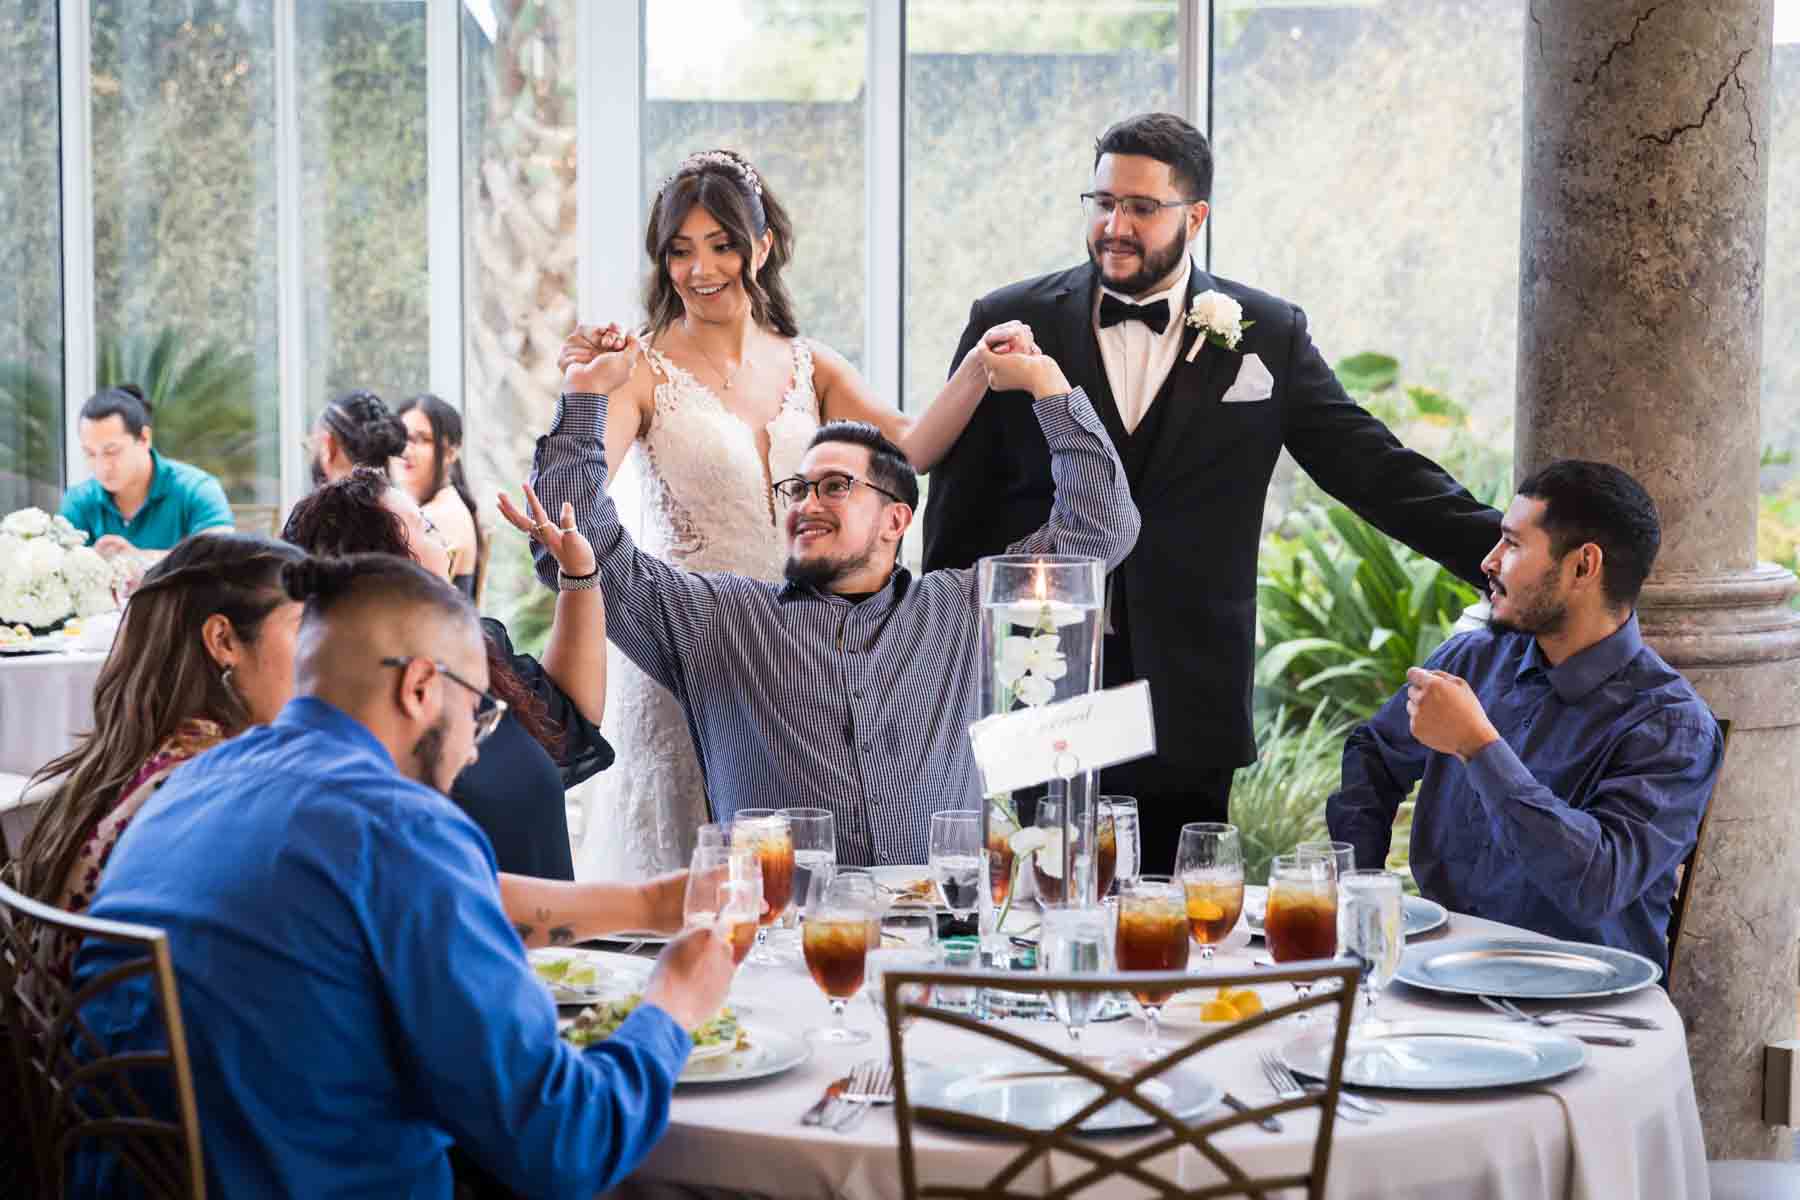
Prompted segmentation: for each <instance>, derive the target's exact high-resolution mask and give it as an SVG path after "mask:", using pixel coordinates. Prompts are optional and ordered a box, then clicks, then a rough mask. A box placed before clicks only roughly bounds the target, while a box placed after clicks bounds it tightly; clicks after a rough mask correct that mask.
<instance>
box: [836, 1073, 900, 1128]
mask: <svg viewBox="0 0 1800 1200" xmlns="http://www.w3.org/2000/svg"><path fill="white" fill-rule="evenodd" d="M838 1099H840V1100H842V1101H844V1102H845V1103H846V1104H848V1105H850V1110H849V1111H848V1112H846V1113H845V1114H844V1115H843V1116H841V1117H839V1118H838V1119H837V1122H836V1123H835V1124H833V1125H832V1126H831V1128H832V1129H834V1130H836V1131H837V1132H838V1133H848V1132H850V1130H852V1129H854V1128H856V1126H857V1123H858V1122H860V1121H861V1120H862V1119H863V1118H864V1117H866V1116H868V1115H869V1110H870V1109H871V1108H874V1107H875V1106H876V1105H877V1104H892V1103H893V1102H894V1068H893V1067H892V1066H891V1065H890V1064H888V1063H886V1062H876V1061H870V1062H865V1063H858V1064H857V1065H856V1068H855V1069H854V1070H852V1071H851V1072H850V1086H849V1087H847V1088H845V1089H844V1094H843V1095H842V1096H840V1097H838Z"/></svg>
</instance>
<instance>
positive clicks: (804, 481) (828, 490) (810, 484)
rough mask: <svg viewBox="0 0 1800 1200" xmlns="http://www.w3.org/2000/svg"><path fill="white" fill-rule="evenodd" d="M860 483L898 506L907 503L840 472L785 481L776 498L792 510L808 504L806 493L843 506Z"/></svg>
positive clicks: (864, 480) (866, 481) (828, 502)
mask: <svg viewBox="0 0 1800 1200" xmlns="http://www.w3.org/2000/svg"><path fill="white" fill-rule="evenodd" d="M859 483H860V484H861V485H862V486H864V487H866V488H868V489H869V490H870V491H872V492H880V493H881V494H882V495H884V496H886V497H887V498H888V499H889V500H892V501H894V502H895V503H896V504H905V503H906V501H904V500H902V499H900V497H898V496H896V495H894V493H892V492H890V491H888V490H887V489H886V488H884V487H880V486H878V485H876V484H873V483H870V482H869V481H868V480H866V479H858V478H857V477H856V476H854V475H845V474H843V473H842V472H839V471H832V472H830V473H828V474H825V475H821V476H819V477H818V478H817V479H808V478H806V476H804V475H795V476H793V477H792V478H789V479H783V480H782V481H781V482H779V483H777V484H775V498H776V499H777V500H780V501H781V502H782V504H784V505H786V506H787V507H789V508H792V507H793V506H794V505H796V504H804V503H806V493H808V492H817V493H818V494H819V499H820V500H822V501H823V502H824V503H826V504H842V503H843V502H844V501H846V500H848V499H849V498H850V492H851V490H852V489H853V488H855V487H856V485H857V484H859Z"/></svg>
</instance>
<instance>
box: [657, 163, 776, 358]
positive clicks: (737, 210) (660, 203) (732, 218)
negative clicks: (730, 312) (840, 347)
mask: <svg viewBox="0 0 1800 1200" xmlns="http://www.w3.org/2000/svg"><path fill="white" fill-rule="evenodd" d="M718 155H723V156H725V157H727V158H729V159H731V160H732V162H733V163H736V164H737V168H740V169H734V168H733V167H732V166H730V165H727V164H726V163H723V162H720V161H718V158H717V157H715V156H718ZM752 179H754V180H756V183H755V185H754V186H752V184H751V180H752ZM696 204H698V205H700V206H702V207H704V208H705V209H706V211H707V212H709V213H711V214H712V215H713V219H714V220H716V221H717V222H718V223H719V224H720V226H721V227H723V228H724V230H725V233H726V236H728V237H729V238H730V239H731V248H732V249H733V250H735V251H736V252H737V254H738V257H739V258H740V259H741V260H742V262H743V267H742V269H741V277H742V280H743V284H744V292H745V294H746V295H748V296H749V297H750V315H751V317H752V319H754V320H755V321H756V323H757V324H758V325H761V326H762V327H764V328H765V329H773V330H774V331H775V332H776V333H779V334H780V335H781V336H782V337H790V338H791V337H799V336H800V326H799V324H798V323H797V322H796V321H795V320H794V301H793V298H792V297H790V296H789V295H788V290H787V284H785V283H783V282H782V280H781V269H782V268H783V267H785V266H787V264H788V259H790V258H791V257H793V253H794V226H793V222H791V221H789V220H788V215H787V209H785V208H783V207H782V205H781V201H779V200H777V199H776V198H775V193H774V192H772V191H770V190H769V185H768V183H767V181H765V180H763V179H761V177H760V176H757V175H756V174H755V168H754V167H752V166H751V165H750V161H749V160H748V159H746V158H745V157H744V156H743V155H741V154H739V153H737V152H736V151H735V150H714V151H710V152H708V154H705V155H692V156H690V157H689V158H688V159H686V160H685V161H684V162H683V163H682V165H681V166H680V167H679V168H677V169H676V172H675V177H674V178H673V179H671V180H670V181H669V182H668V184H667V186H665V187H664V188H663V189H662V191H660V192H658V193H657V196H656V202H655V204H653V205H652V206H651V209H650V225H649V228H648V229H646V230H645V231H644V253H646V254H648V255H649V256H650V263H651V267H650V279H649V281H648V283H647V284H646V285H645V287H644V311H645V312H646V313H648V314H649V316H650V319H649V321H648V322H647V323H646V326H645V328H647V329H648V330H649V332H650V334H651V335H652V336H655V335H657V334H660V333H662V332H664V331H665V330H667V329H668V328H669V326H671V325H673V324H674V323H675V322H677V321H679V320H680V319H681V317H682V314H683V312H684V310H683V308H682V304H681V296H680V294H679V293H677V292H676V290H675V281H674V280H673V279H671V278H670V277H669V245H670V243H672V242H673V241H674V240H675V235H676V234H678V233H680V232H681V223H682V222H683V221H685V220H687V218H688V214H689V213H690V212H692V211H694V206H695V205H696ZM764 233H767V234H769V257H768V258H767V259H765V260H764V261H763V265H762V268H761V269H760V270H758V269H756V267H755V266H754V263H755V261H756V247H757V244H758V243H759V242H761V241H762V236H763V234H764Z"/></svg>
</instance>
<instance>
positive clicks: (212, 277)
mask: <svg viewBox="0 0 1800 1200" xmlns="http://www.w3.org/2000/svg"><path fill="white" fill-rule="evenodd" d="M270 9H271V6H269V5H266V4H239V3H231V2H227V0H93V26H92V32H93V110H92V115H93V180H94V261H95V270H94V275H95V278H94V293H95V298H94V313H95V326H96V329H95V333H96V338H97V341H98V345H99V350H100V371H99V378H100V382H101V384H102V385H105V384H107V383H111V382H118V381H127V380H128V381H131V382H135V383H137V384H139V385H140V386H141V387H143V388H144V390H145V392H146V393H147V394H149V395H150V396H151V398H152V399H153V400H154V401H155V404H156V409H155V413H154V417H153V420H154V424H155V429H156V445H157V447H158V449H160V450H161V451H163V452H164V453H166V454H169V455H171V456H173V457H175V458H178V459H183V460H185V461H187V462H191V463H194V464H195V465H197V466H200V467H202V468H204V469H205V470H208V471H211V472H212V473H213V474H214V475H217V476H218V477H219V480H220V481H221V482H222V483H223V484H224V485H225V491H226V493H227V495H229V496H230V497H231V499H232V500H233V501H235V502H253V503H273V502H275V501H277V499H278V494H279V490H280V489H279V485H280V471H279V457H278V444H277V438H278V435H279V410H278V405H277V370H276V351H277V344H276V324H275V244H276V238H275V190H276V189H275V104H274V96H275V90H274V30H273V24H272V15H271V11H270ZM289 433H290V435H291V436H299V433H300V431H297V430H290V431H289Z"/></svg>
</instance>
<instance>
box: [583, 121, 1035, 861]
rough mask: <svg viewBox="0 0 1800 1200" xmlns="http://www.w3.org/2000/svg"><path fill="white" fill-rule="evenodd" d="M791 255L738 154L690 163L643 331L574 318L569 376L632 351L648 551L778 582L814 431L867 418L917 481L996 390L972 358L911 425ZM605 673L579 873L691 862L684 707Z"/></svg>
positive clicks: (656, 206) (611, 460)
mask: <svg viewBox="0 0 1800 1200" xmlns="http://www.w3.org/2000/svg"><path fill="white" fill-rule="evenodd" d="M793 249H794V230H793V224H792V222H791V221H790V220H789V217H788V214H787V210H786V209H785V208H784V207H783V206H782V204H781V202H780V200H778V199H777V198H776V196H775V193H774V191H773V189H772V188H771V187H770V186H769V182H768V180H767V179H766V178H764V176H763V175H762V174H761V173H760V172H759V171H758V170H757V169H756V168H755V167H754V166H752V165H751V164H750V162H749V160H747V159H746V158H744V156H743V155H741V154H738V153H736V152H735V151H731V150H708V151H705V152H703V153H699V154H692V155H689V156H688V157H687V158H686V159H683V160H682V162H681V164H680V165H679V166H678V167H676V169H675V173H674V174H673V175H671V176H669V177H668V178H667V179H666V180H664V181H663V184H662V187H661V189H660V190H659V191H658V192H657V194H656V199H655V201H654V202H653V203H652V205H651V211H650V221H649V226H648V228H647V229H646V230H645V232H644V253H645V254H646V256H647V257H648V258H649V262H650V273H649V279H648V283H647V285H646V288H645V294H644V310H645V311H646V312H647V313H648V314H649V321H648V322H647V324H646V325H645V326H644V327H643V328H642V329H641V330H639V331H638V332H637V333H635V334H632V333H627V332H626V331H624V330H623V329H621V328H620V326H618V325H617V324H611V325H606V326H580V327H577V328H576V330H575V332H574V333H573V334H571V335H570V336H569V339H568V340H567V341H566V342H565V343H564V345H563V350H562V354H561V356H560V359H559V361H558V365H559V366H561V367H562V368H563V369H564V370H565V372H566V371H567V370H569V369H570V368H571V367H574V366H579V365H582V364H585V363H587V362H589V361H591V360H592V359H593V358H594V356H595V355H596V354H599V353H602V352H608V353H611V352H617V351H619V350H621V349H629V350H631V351H632V352H633V355H634V358H633V370H632V374H631V378H630V379H629V380H628V381H627V382H626V383H625V385H624V386H623V387H621V388H619V389H618V390H617V391H616V392H615V393H614V394H613V395H611V396H610V397H609V406H608V412H607V423H606V429H605V443H606V466H607V478H609V479H616V478H618V471H619V467H620V465H621V464H622V463H623V461H624V459H625V456H626V454H627V453H628V452H629V451H630V450H631V448H632V447H633V446H634V445H635V446H640V447H642V450H643V468H644V469H643V471H642V473H641V476H640V478H641V481H642V487H643V491H642V495H641V498H640V504H641V508H642V512H643V528H642V529H641V530H640V531H639V533H638V539H637V540H638V544H639V545H640V546H641V547H642V548H643V549H644V550H646V551H648V552H650V553H652V554H656V555H658V556H660V557H663V558H666V559H668V560H669V561H670V562H671V563H675V564H677V565H679V566H682V567H685V568H686V569H688V570H690V571H722V572H729V573H732V574H736V575H747V576H750V577H752V578H755V579H764V580H777V579H780V578H781V577H782V566H783V563H784V560H785V548H784V544H783V543H784V537H783V531H782V527H781V524H780V522H781V520H782V519H783V514H782V513H781V512H780V511H779V510H778V508H777V506H776V504H775V503H774V497H773V493H772V491H771V485H772V484H773V483H774V482H775V481H776V480H779V479H783V478H786V477H788V476H790V475H793V474H795V473H796V472H797V471H798V470H799V467H800V459H801V457H802V456H803V455H804V454H805V453H806V447H807V443H808V442H809V441H810V440H811V438H812V435H813V434H814V433H815V432H816V431H817V430H818V428H819V425H820V424H821V423H822V422H824V421H835V420H853V421H867V422H869V423H871V424H873V425H875V426H876V427H877V428H879V429H880V430H881V432H882V433H883V434H885V435H886V436H887V437H888V438H889V439H890V440H891V441H893V442H894V443H895V444H897V445H898V446H899V447H900V448H901V449H902V450H903V451H905V453H906V455H907V458H908V459H909V460H910V461H911V462H912V464H913V466H914V468H915V469H916V470H918V471H920V472H924V471H927V470H929V469H930V468H931V466H932V464H934V463H936V462H937V460H938V459H939V458H941V457H943V455H944V454H945V452H946V451H948V449H949V448H950V446H951V445H952V444H953V443H954V442H955V441H956V439H957V437H958V436H959V435H960V434H961V433H962V430H963V428H964V426H966V425H967V424H968V421H969V418H970V416H971V415H973V413H974V411H975V406H976V405H977V404H978V403H979V402H980V400H981V397H982V396H983V395H984V394H985V393H986V391H987V383H988V381H987V373H986V371H985V370H983V369H982V367H981V364H980V360H979V356H978V354H977V353H975V352H974V351H971V353H970V354H969V356H968V357H967V358H965V359H964V361H963V363H962V365H961V366H960V367H959V368H958V369H957V371H956V372H955V374H953V375H952V376H951V378H950V381H949V382H948V383H947V384H946V385H945V387H944V389H943V391H942V392H941V393H939V395H938V398H937V399H936V401H934V402H933V403H932V405H931V407H930V408H929V409H928V410H927V411H926V412H924V413H923V414H921V415H920V417H919V419H918V420H917V421H914V420H911V419H909V418H907V417H905V416H902V415H901V414H900V413H899V412H898V411H897V410H896V409H895V408H894V407H893V406H892V405H890V404H887V403H885V402H883V401H882V400H881V399H879V398H878V397H877V396H876V395H875V394H874V392H873V390H872V389H871V388H870V387H869V385H868V383H867V381H865V380H864V379H863V377H862V376H861V375H860V374H859V373H858V372H857V370H856V368H855V367H853V366H851V365H850V363H849V362H848V361H846V360H845V358H844V357H843V356H842V355H841V354H839V353H838V352H837V351H835V350H833V349H831V348H830V347H829V346H826V345H824V344H822V343H820V342H816V341H814V340H812V339H810V338H806V337H803V336H801V333H800V325H799V321H798V319H797V318H796V316H795V314H794V305H793V301H792V299H791V298H790V296H789V294H788V290H787V284H786V282H785V281H784V279H783V272H784V270H785V269H786V267H787V265H788V263H789V260H790V259H791V257H792V255H793ZM1030 337H1031V335H1030V330H1029V329H1027V328H1026V327H1025V326H1023V325H1016V324H1015V325H1008V326H1002V327H999V328H997V329H994V330H991V331H989V333H988V335H987V337H986V338H984V339H983V340H984V341H986V342H987V343H988V344H989V345H990V346H991V347H992V348H994V349H997V350H998V349H1003V348H1006V347H1008V346H1010V345H1012V344H1014V342H1015V341H1016V342H1017V344H1018V345H1020V346H1021V347H1022V346H1026V345H1029V344H1030ZM976 349H977V350H978V349H979V347H977V348H976ZM640 364H641V366H642V368H643V369H638V368H639V366H640ZM611 671H612V679H613V690H612V692H611V694H610V696H609V698H608V702H607V711H608V713H609V714H610V718H611V719H610V720H609V722H608V724H607V732H608V735H609V736H610V737H611V738H612V739H613V742H614V744H615V745H617V746H618V747H619V751H620V756H619V757H620V765H619V767H618V768H617V769H615V770H614V771H612V772H609V773H608V775H607V777H606V778H605V779H604V780H602V781H600V782H599V783H598V784H596V786H595V787H594V788H593V789H591V790H590V794H589V795H588V797H587V802H586V806H585V807H586V820H585V822H584V831H583V835H582V845H581V853H580V855H579V857H578V860H577V868H576V873H577V874H578V875H579V876H581V877H582V878H590V877H609V876H610V877H618V876H627V877H631V876H638V875H644V874H649V873H652V872H655V871H658V870H665V869H667V868H669V867H671V866H676V865H679V864H682V863H686V862H687V861H688V859H689V856H690V855H691V853H692V851H693V843H694V837H695V830H696V828H697V827H698V826H699V825H700V824H701V823H703V822H705V821H706V820H707V819H708V811H709V809H708V805H707V802H706V781H705V779H704V777H703V776H702V774H701V771H700V764H699V760H698V758H697V757H696V755H695V753H694V747H693V742H692V740H691V737H690V735H689V733H688V727H687V719H686V717H685V716H684V715H683V714H682V712H681V708H680V706H679V705H677V704H676V702H675V699H674V697H672V696H671V695H669V693H668V692H667V691H665V690H664V689H663V688H662V687H661V686H659V685H658V684H656V683H655V682H654V681H653V680H651V679H650V678H649V677H648V676H646V675H645V674H644V673H643V672H642V671H640V670H638V668H637V667H636V666H635V665H633V664H632V663H631V662H630V661H629V660H627V659H626V658H625V657H624V656H623V655H619V656H616V657H615V659H614V661H613V663H612V668H611Z"/></svg>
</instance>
